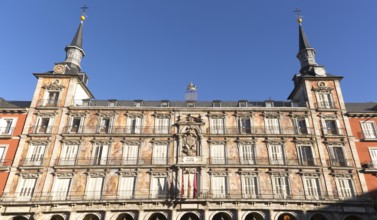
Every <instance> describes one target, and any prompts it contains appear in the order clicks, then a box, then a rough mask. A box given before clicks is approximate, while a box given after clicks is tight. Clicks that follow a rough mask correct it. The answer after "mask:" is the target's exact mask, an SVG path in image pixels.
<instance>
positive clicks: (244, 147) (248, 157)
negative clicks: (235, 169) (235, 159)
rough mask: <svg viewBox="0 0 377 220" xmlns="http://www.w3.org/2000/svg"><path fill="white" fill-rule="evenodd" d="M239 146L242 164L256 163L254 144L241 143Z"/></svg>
mask: <svg viewBox="0 0 377 220" xmlns="http://www.w3.org/2000/svg"><path fill="white" fill-rule="evenodd" d="M239 147H240V148H239V149H240V159H241V164H255V156H254V146H253V145H252V144H246V143H241V144H240V146H239Z"/></svg>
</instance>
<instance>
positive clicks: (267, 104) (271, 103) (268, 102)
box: [266, 101, 274, 108]
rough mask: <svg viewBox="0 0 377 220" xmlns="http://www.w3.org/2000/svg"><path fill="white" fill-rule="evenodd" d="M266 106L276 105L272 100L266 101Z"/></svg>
mask: <svg viewBox="0 0 377 220" xmlns="http://www.w3.org/2000/svg"><path fill="white" fill-rule="evenodd" d="M266 107H267V108H272V107H274V102H272V101H267V102H266Z"/></svg>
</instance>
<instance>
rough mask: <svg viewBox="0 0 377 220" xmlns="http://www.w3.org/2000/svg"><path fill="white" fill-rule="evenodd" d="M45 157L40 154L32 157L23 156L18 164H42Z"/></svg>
mask: <svg viewBox="0 0 377 220" xmlns="http://www.w3.org/2000/svg"><path fill="white" fill-rule="evenodd" d="M44 160H46V159H45V158H43V156H42V155H39V156H35V157H33V158H24V159H22V160H21V161H20V166H42V165H43V162H44Z"/></svg>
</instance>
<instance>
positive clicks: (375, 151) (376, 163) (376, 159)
mask: <svg viewBox="0 0 377 220" xmlns="http://www.w3.org/2000/svg"><path fill="white" fill-rule="evenodd" d="M369 154H370V159H371V162H372V164H373V167H374V168H377V148H369Z"/></svg>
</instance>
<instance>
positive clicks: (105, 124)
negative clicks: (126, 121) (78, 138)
mask: <svg viewBox="0 0 377 220" xmlns="http://www.w3.org/2000/svg"><path fill="white" fill-rule="evenodd" d="M110 121H111V119H110V118H109V117H103V118H101V123H100V127H99V132H100V133H110Z"/></svg>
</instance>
